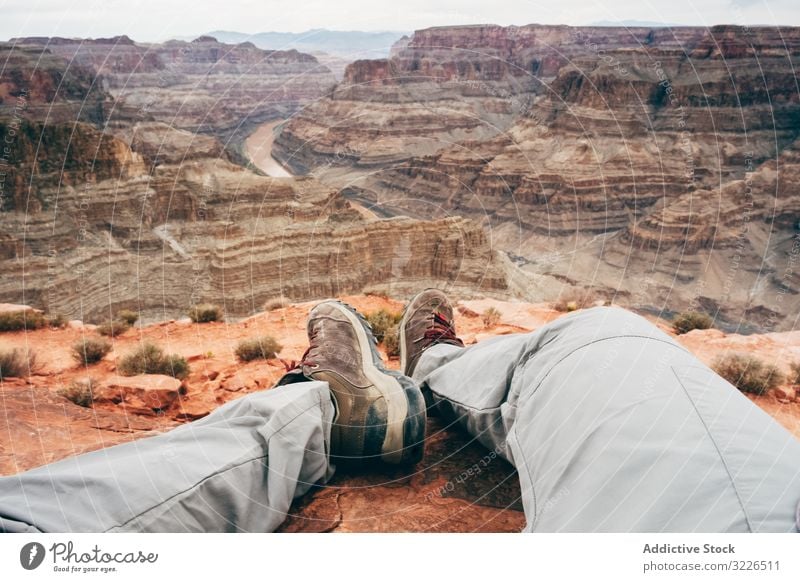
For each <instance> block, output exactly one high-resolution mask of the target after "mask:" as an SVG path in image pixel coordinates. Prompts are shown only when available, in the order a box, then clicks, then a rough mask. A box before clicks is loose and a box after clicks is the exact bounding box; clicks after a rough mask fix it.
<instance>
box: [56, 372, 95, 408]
mask: <svg viewBox="0 0 800 582" xmlns="http://www.w3.org/2000/svg"><path fill="white" fill-rule="evenodd" d="M58 394H59V395H60V396H63V397H64V398H66V399H67V400H69V401H70V402H73V403H75V404H77V405H78V406H83V407H84V408H88V407H90V406H91V405H92V404H93V403H94V380H92V379H91V378H82V379H80V380H73V381H72V382H71V383H70V385H69V386H66V387H65V388H61V389H60V390H59V391H58Z"/></svg>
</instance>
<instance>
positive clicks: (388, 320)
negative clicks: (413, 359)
mask: <svg viewBox="0 0 800 582" xmlns="http://www.w3.org/2000/svg"><path fill="white" fill-rule="evenodd" d="M364 317H365V318H366V320H367V322H368V323H369V325H370V327H372V333H373V335H374V336H375V339H376V340H378V343H379V344H380V343H383V340H384V338H385V337H386V332H388V331H389V330H390V329H392V328H393V327H397V324H398V323H400V320H401V319H403V314H402V313H393V312H391V311H387V310H386V309H378V310H377V311H372V312H371V313H367V314H365V315H364Z"/></svg>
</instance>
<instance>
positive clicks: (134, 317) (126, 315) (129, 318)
mask: <svg viewBox="0 0 800 582" xmlns="http://www.w3.org/2000/svg"><path fill="white" fill-rule="evenodd" d="M117 319H118V320H120V321H124V322H125V323H127V324H128V325H133V324H134V323H136V322H137V321H139V314H138V313H136V312H135V311H131V310H130V309H121V310H119V311H118V312H117Z"/></svg>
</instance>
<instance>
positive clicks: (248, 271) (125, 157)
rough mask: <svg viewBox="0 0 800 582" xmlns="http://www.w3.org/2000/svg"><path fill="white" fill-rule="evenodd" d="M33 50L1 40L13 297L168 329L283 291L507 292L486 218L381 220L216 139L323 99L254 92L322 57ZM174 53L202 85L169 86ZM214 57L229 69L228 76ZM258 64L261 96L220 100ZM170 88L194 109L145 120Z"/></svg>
mask: <svg viewBox="0 0 800 582" xmlns="http://www.w3.org/2000/svg"><path fill="white" fill-rule="evenodd" d="M27 42H28V44H23V45H20V46H13V45H10V44H7V45H0V50H2V51H4V55H3V56H5V57H8V59H9V62H12V63H13V65H14V66H13V67H11V68H7V69H5V70H4V72H3V74H2V77H1V78H0V98H1V99H2V101H0V129H2V134H1V135H0V143H4V144H6V145H5V147H6V149H5V150H3V156H4V157H3V158H2V160H0V162H2V167H0V172H2V174H1V175H0V178H2V182H0V186H2V206H1V208H2V212H0V225H1V226H2V228H0V271H1V272H2V273H3V277H2V279H1V280H0V298H2V299H0V300H2V301H8V302H10V303H25V304H29V305H33V306H35V307H38V308H42V309H46V310H48V311H50V312H58V313H62V314H64V315H65V316H67V317H69V318H75V319H84V320H89V321H100V320H104V319H107V318H108V317H111V316H112V315H113V314H114V313H115V312H116V311H117V310H119V309H121V308H123V307H128V308H132V309H135V310H137V311H140V312H142V314H143V316H144V317H145V319H150V320H153V319H159V320H160V319H164V318H169V317H179V316H181V315H182V314H184V313H185V312H186V310H187V309H188V308H189V307H190V306H191V305H192V304H195V303H198V302H204V301H209V302H214V303H219V304H221V305H223V306H224V308H225V310H226V312H227V313H228V315H229V316H244V315H249V314H250V313H253V312H254V311H257V310H260V309H261V307H262V305H263V303H264V301H266V300H268V299H272V298H276V297H280V296H285V297H288V298H290V299H293V300H307V299H317V298H324V297H329V296H333V295H339V294H342V293H350V292H360V291H363V290H365V289H367V290H368V289H375V290H380V291H383V292H387V291H388V292H410V291H412V290H415V289H419V288H422V287H426V286H429V285H431V284H436V285H439V286H450V287H451V288H454V289H462V290H463V291H464V292H465V293H467V294H470V293H472V294H474V293H482V292H488V293H490V294H491V293H492V292H496V293H501V292H504V291H506V290H507V287H508V283H507V281H506V278H505V271H504V267H503V265H504V260H503V258H502V257H498V256H497V255H496V254H495V252H494V251H493V249H492V247H491V245H490V243H489V241H488V240H487V238H486V236H485V233H484V232H483V230H482V229H481V228H480V227H479V226H478V225H477V224H475V223H474V222H472V221H471V220H468V219H463V218H450V219H441V220H437V221H433V222H423V221H419V220H414V219H393V220H380V219H377V218H375V217H373V216H371V215H370V214H369V213H362V212H358V211H357V210H356V209H354V208H353V207H352V205H351V204H350V203H349V202H347V201H346V200H344V199H343V198H342V197H341V195H340V194H339V192H338V190H337V189H336V188H331V187H329V186H325V185H322V184H320V183H318V182H316V181H315V180H313V179H309V178H303V179H299V180H294V179H292V178H285V179H283V178H280V179H279V178H269V177H265V176H262V175H258V174H257V173H254V172H252V171H250V170H248V169H246V168H244V167H242V166H240V165H237V164H235V163H233V161H232V160H231V156H229V155H228V153H227V151H226V149H225V147H224V143H223V142H222V141H220V139H219V135H221V134H223V133H224V132H225V131H227V128H229V127H230V125H231V124H232V123H234V124H235V123H239V122H240V120H241V117H242V116H245V115H247V113H246V112H248V111H250V112H252V111H255V110H256V109H257V108H258V107H263V109H262V110H261V112H260V113H258V114H257V118H258V119H261V118H262V117H263V116H270V115H275V114H276V113H277V112H278V111H279V109H276V107H278V106H280V107H283V106H287V107H296V106H298V105H297V104H299V103H303V102H304V100H305V99H309V98H311V94H314V91H316V89H314V86H313V84H310V83H306V84H305V85H302V86H301V81H298V85H297V87H298V90H302V91H310V92H311V93H309V94H303V93H302V92H301V93H297V94H292V95H291V99H290V100H291V101H292V103H294V105H292V104H289V105H287V103H289V102H286V101H284V102H281V101H280V100H277V101H274V102H270V101H268V100H263V99H260V98H259V97H258V95H257V93H258V92H259V91H269V89H267V87H268V85H269V84H270V83H272V84H273V85H281V84H283V85H285V86H286V87H289V88H291V87H292V82H293V80H294V79H295V77H294V75H295V69H294V68H293V67H296V64H297V63H298V62H300V63H303V62H305V63H309V64H310V65H311V66H314V67H316V66H317V65H316V61H315V60H314V59H313V57H308V56H307V55H300V54H299V53H291V54H289V55H288V56H287V55H274V54H273V53H266V52H265V51H258V49H253V48H251V47H246V46H245V47H241V46H238V47H234V49H230V47H228V48H226V49H225V50H227V51H228V52H227V53H224V54H222V55H221V54H220V53H217V52H215V51H217V50H218V48H219V43H216V42H215V41H212V40H209V39H201V40H199V41H197V42H195V43H167V44H166V45H160V46H159V47H158V49H157V50H155V53H154V54H151V52H150V50H149V49H147V48H145V47H141V46H139V45H135V44H133V43H128V42H124V39H123V40H121V39H114V41H113V42H111V41H95V42H87V43H85V44H83V45H81V46H80V48H76V43H75V42H74V41H71V42H70V41H64V42H60V41H57V42H49V44H48V45H47V46H48V48H43V45H41V44H40V45H37V44H35V43H36V39H32V40H29V41H27ZM109 47H113V50H109ZM180 47H183V48H185V47H189V52H187V53H183V52H181V50H182V49H181V48H180ZM51 49H52V51H51ZM172 50H174V51H177V53H176V54H177V55H179V56H175V55H173V62H179V61H180V59H181V58H183V59H187V62H186V63H183V64H182V65H180V67H181V68H180V70H181V73H180V74H181V75H185V76H187V78H186V79H184V80H183V81H181V82H180V83H179V84H177V85H170V86H169V87H167V88H161V87H159V86H158V82H157V81H155V77H154V75H157V74H163V73H156V72H155V71H156V70H158V68H159V67H160V66H161V65H160V64H159V63H162V62H163V61H162V60H159V59H163V58H164V53H165V51H166V52H169V51H172ZM237 51H238V54H239V57H240V58H239V60H235V61H234V62H230V54H237ZM256 51H258V54H257V56H258V58H257V59H256V62H255V63H250V62H247V61H246V59H245V57H246V56H248V55H250V56H252V55H253V54H256ZM169 54H171V55H172V54H173V53H169ZM225 55H227V56H225ZM189 57H191V58H189ZM253 58H254V59H255V57H253ZM259 59H267V60H268V61H269V62H268V63H267V64H266V65H265V64H264V63H262V62H261V60H259ZM274 59H278V60H277V63H278V64H277V65H276V62H274ZM287 59H288V60H289V61H291V63H293V64H292V66H291V67H290V68H289V69H287V70H283V69H281V67H282V66H283V65H284V64H285V63H286V62H287ZM141 63H144V64H145V65H146V66H145V65H141ZM209 63H211V64H213V66H215V67H220V68H221V69H223V70H225V71H229V73H230V74H228V73H224V74H222V75H221V76H220V78H219V79H216V80H215V79H214V78H213V77H214V75H212V74H209V73H208V72H207V67H208V66H211V65H210V64H209ZM220 63H222V64H220ZM140 67H144V68H145V69H146V70H145V72H143V71H142V70H140ZM251 67H252V68H254V70H255V72H254V73H253V74H252V76H253V77H254V78H257V79H260V81H258V82H257V83H254V84H252V85H251V86H250V89H252V92H251V91H250V89H248V91H245V92H242V93H238V94H234V93H231V94H229V95H228V96H229V97H230V99H226V100H223V99H219V97H221V94H220V95H219V96H217V97H216V98H215V99H216V102H218V103H220V108H214V107H211V106H209V105H208V104H207V103H206V102H205V101H204V100H203V99H205V98H207V97H209V96H211V95H212V94H214V93H215V91H216V89H215V88H219V87H218V84H219V83H223V84H224V83H225V79H226V78H228V77H231V78H234V77H235V78H244V75H242V74H241V70H243V68H251ZM259 67H262V69H259ZM263 67H267V68H268V69H269V70H270V71H272V73H271V74H266V73H265V72H264V70H263ZM167 68H169V67H167ZM150 69H153V70H150ZM194 75H196V76H197V78H198V79H200V78H202V79H204V81H203V82H202V83H205V84H204V85H203V87H204V88H203V89H202V91H200V94H201V95H204V96H205V97H203V98H202V99H200V100H199V101H198V100H197V94H196V93H192V92H191V91H190V90H189V89H188V88H187V85H186V83H189V84H191V83H193V82H194V81H193V79H194ZM123 79H124V80H123ZM202 83H201V84H202ZM259 83H263V84H259ZM171 92H174V95H175V97H176V98H180V99H183V100H184V101H185V102H186V103H185V105H186V106H187V108H186V109H185V110H183V111H182V110H181V107H180V106H178V105H177V104H173V105H174V107H173V108H172V110H171V112H170V114H171V115H172V119H168V117H169V115H168V112H167V110H166V109H164V110H160V109H158V108H154V109H149V110H148V112H147V114H146V116H145V117H139V116H138V114H136V115H134V114H132V113H131V112H132V111H134V109H133V108H134V107H135V106H137V105H138V104H139V101H138V99H139V98H140V97H141V96H143V95H148V94H151V95H158V98H159V99H161V98H162V97H163V98H166V97H167V96H168V94H170V93H171ZM158 107H165V108H166V105H164V104H163V103H160V102H159V105H158ZM237 120H239V121H237ZM206 129H208V131H206ZM201 130H202V131H203V132H202V133H201Z"/></svg>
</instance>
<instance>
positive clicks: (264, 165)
mask: <svg viewBox="0 0 800 582" xmlns="http://www.w3.org/2000/svg"><path fill="white" fill-rule="evenodd" d="M283 121H284V120H282V119H278V120H273V121H268V122H267V123H265V124H263V125H261V126H259V128H258V129H257V130H255V131H254V132H253V133H252V134H250V136H249V137H248V138H247V139H246V140H245V142H244V151H245V155H247V157H248V158H250V161H251V162H253V165H255V166H256V167H257V168H258V169H259V170H261V171H262V172H264V173H265V174H266V175H267V176H272V177H273V178H291V177H292V174H290V173H289V172H287V171H286V168H284V167H283V166H282V165H280V164H279V163H278V162H277V161H276V160H275V158H273V157H272V143H273V142H274V141H275V133H274V132H275V128H276V127H277V126H278V125H280V124H281V123H283Z"/></svg>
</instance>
